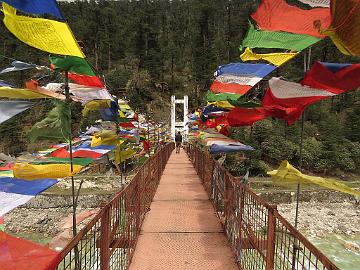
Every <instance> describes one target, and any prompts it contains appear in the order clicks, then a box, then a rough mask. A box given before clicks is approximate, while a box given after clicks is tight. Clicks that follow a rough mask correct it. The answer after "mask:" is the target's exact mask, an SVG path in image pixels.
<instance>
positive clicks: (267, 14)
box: [251, 0, 331, 38]
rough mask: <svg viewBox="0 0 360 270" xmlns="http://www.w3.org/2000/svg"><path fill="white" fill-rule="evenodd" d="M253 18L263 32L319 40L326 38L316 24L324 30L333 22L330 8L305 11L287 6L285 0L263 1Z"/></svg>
mask: <svg viewBox="0 0 360 270" xmlns="http://www.w3.org/2000/svg"><path fill="white" fill-rule="evenodd" d="M251 17H252V18H253V19H254V20H255V21H256V23H257V26H258V27H259V28H260V29H261V30H268V31H284V32H289V33H294V34H302V35H310V36H314V37H318V38H323V37H324V36H323V35H322V34H320V33H319V31H318V30H317V29H316V28H315V27H314V22H315V21H319V22H320V23H321V25H322V27H323V28H324V29H327V28H328V27H329V25H330V22H331V16H330V9H329V8H313V9H309V10H303V9H301V8H299V7H296V6H292V5H289V4H287V3H286V1H285V0H262V2H261V4H260V6H259V7H258V9H257V10H256V11H255V12H254V13H253V14H252V15H251Z"/></svg>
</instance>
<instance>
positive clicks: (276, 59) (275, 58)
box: [240, 48, 298, 66]
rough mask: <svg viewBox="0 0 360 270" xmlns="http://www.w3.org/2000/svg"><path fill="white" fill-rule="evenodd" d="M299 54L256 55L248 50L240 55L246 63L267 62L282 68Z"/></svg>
mask: <svg viewBox="0 0 360 270" xmlns="http://www.w3.org/2000/svg"><path fill="white" fill-rule="evenodd" d="M297 54H298V53H266V54H260V53H254V52H253V51H252V50H251V49H250V48H246V49H245V51H244V52H243V54H242V55H240V58H241V60H243V61H244V62H246V61H250V60H265V61H268V62H270V63H272V64H274V65H275V66H281V65H282V64H284V63H285V62H287V61H289V60H290V59H291V58H293V57H295V56H296V55H297Z"/></svg>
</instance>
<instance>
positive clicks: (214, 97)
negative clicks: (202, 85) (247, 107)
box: [206, 91, 241, 102]
mask: <svg viewBox="0 0 360 270" xmlns="http://www.w3.org/2000/svg"><path fill="white" fill-rule="evenodd" d="M240 97H241V95H238V94H227V93H222V94H215V93H213V92H211V91H208V92H207V93H206V100H207V101H208V102H212V101H221V100H228V101H236V100H238V99H239V98H240Z"/></svg>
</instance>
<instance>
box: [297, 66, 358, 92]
mask: <svg viewBox="0 0 360 270" xmlns="http://www.w3.org/2000/svg"><path fill="white" fill-rule="evenodd" d="M301 84H303V85H307V86H310V87H314V88H319V89H326V90H328V91H330V92H332V93H335V94H341V93H344V92H347V91H351V90H354V89H357V88H358V87H360V64H331V63H321V62H316V63H315V64H314V65H313V66H312V67H311V69H310V70H309V71H308V72H307V73H306V74H305V78H304V80H303V81H302V83H301Z"/></svg>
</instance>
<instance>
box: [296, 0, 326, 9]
mask: <svg viewBox="0 0 360 270" xmlns="http://www.w3.org/2000/svg"><path fill="white" fill-rule="evenodd" d="M298 1H300V2H303V3H305V4H308V5H309V6H311V7H327V8H328V7H330V0H298Z"/></svg>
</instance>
